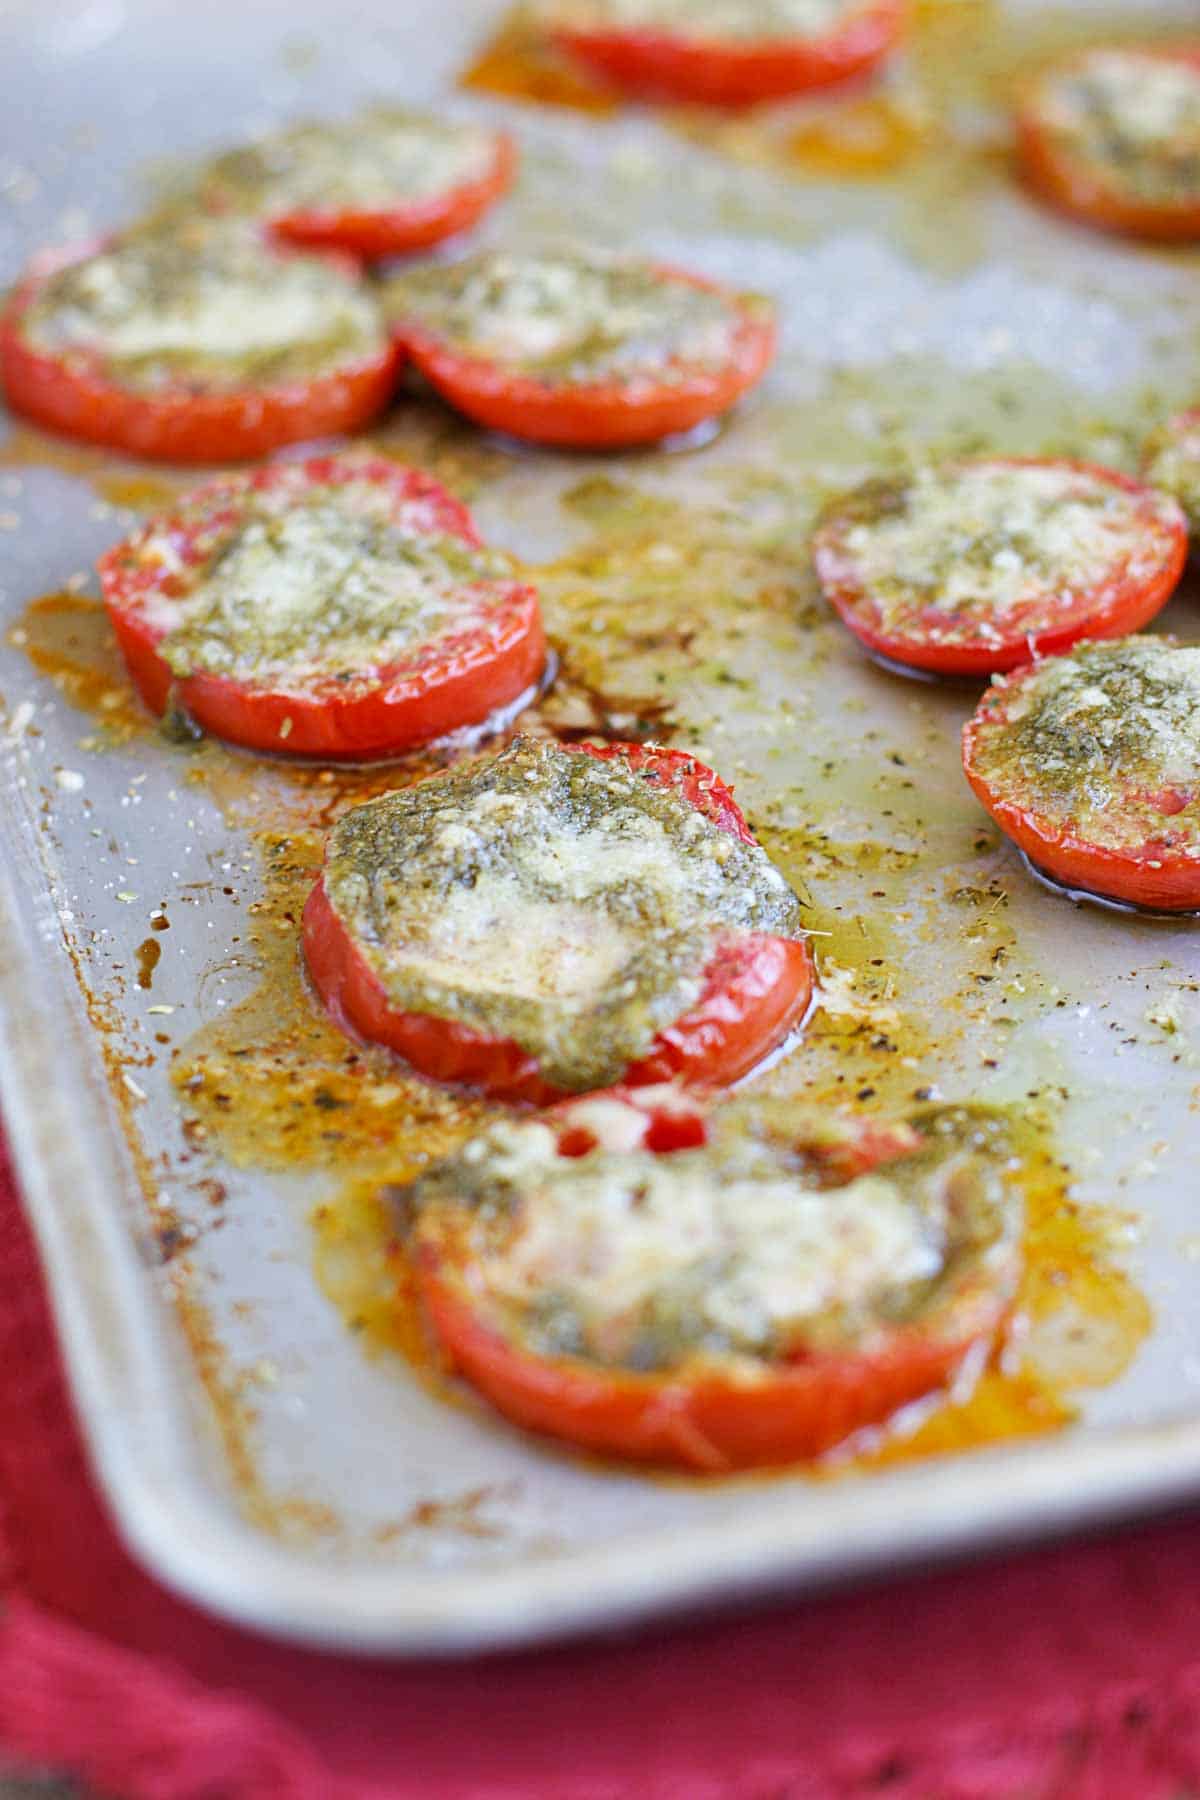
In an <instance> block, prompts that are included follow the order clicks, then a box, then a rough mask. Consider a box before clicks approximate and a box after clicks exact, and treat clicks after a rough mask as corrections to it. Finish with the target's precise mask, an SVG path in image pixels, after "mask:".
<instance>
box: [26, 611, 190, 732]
mask: <svg viewBox="0 0 1200 1800" xmlns="http://www.w3.org/2000/svg"><path fill="white" fill-rule="evenodd" d="M7 641H8V642H9V643H10V644H12V645H13V646H14V647H15V648H17V649H20V650H22V651H23V652H24V653H25V655H26V656H27V657H28V658H29V660H30V662H31V663H32V664H33V666H34V668H35V669H38V670H40V671H41V673H42V674H43V675H48V676H49V677H50V679H51V680H52V681H53V683H54V685H55V687H56V688H57V689H58V691H59V693H60V694H62V695H63V697H64V698H65V699H67V700H69V701H70V703H71V705H72V706H76V707H78V708H79V710H80V711H81V712H84V713H87V714H88V715H89V716H90V717H91V718H92V719H94V720H95V721H96V723H97V724H98V725H99V726H100V727H101V728H102V734H101V737H100V738H99V739H97V741H96V742H95V743H85V746H84V747H85V748H100V747H101V745H102V744H103V745H109V746H111V745H116V744H124V743H128V741H129V740H130V739H131V738H134V737H138V736H141V735H144V734H145V733H147V732H149V731H152V730H153V729H154V720H153V718H152V717H151V715H150V714H149V713H148V712H147V711H146V709H145V708H144V707H143V705H142V703H141V701H140V700H139V699H138V697H137V695H136V694H135V693H134V691H133V689H132V687H131V686H130V684H129V679H128V676H127V675H126V673H125V665H124V663H123V662H122V660H121V655H120V652H119V651H118V649H117V645H116V639H115V638H114V637H113V634H112V629H111V627H110V625H109V622H108V614H107V613H106V612H105V610H104V607H103V606H102V605H101V603H100V601H99V600H93V599H91V598H90V597H89V596H88V595H87V594H75V593H67V592H63V593H53V594H42V595H40V596H39V597H38V598H37V599H36V600H31V601H30V602H29V604H28V606H27V607H26V608H25V610H24V612H23V613H22V614H21V617H20V619H19V620H18V622H17V624H16V625H14V626H13V627H12V628H11V629H10V631H9V632H8V637H7Z"/></svg>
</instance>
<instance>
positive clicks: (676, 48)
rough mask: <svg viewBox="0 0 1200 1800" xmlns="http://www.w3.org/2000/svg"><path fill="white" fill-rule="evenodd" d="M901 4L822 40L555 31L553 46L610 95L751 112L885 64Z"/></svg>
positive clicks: (881, 8) (865, 12)
mask: <svg viewBox="0 0 1200 1800" xmlns="http://www.w3.org/2000/svg"><path fill="white" fill-rule="evenodd" d="M906 10H907V9H906V7H905V5H904V3H903V0H875V3H874V4H873V5H870V6H866V7H864V8H863V9H862V11H861V12H860V13H858V14H857V15H856V16H855V17H854V18H852V19H849V20H847V21H846V23H845V24H844V25H841V26H839V27H835V29H834V30H832V31H830V32H828V33H827V34H826V35H825V36H824V37H821V38H807V39H802V38H796V39H787V38H781V39H769V38H765V39H761V40H759V41H758V42H749V43H745V44H738V45H731V44H727V43H717V42H714V41H713V40H711V39H704V38H699V37H686V36H683V35H682V34H676V33H673V32H669V31H652V30H646V31H637V30H632V29H630V30H623V31H622V30H616V29H614V30H610V31H605V30H600V29H597V30H594V31H584V30H580V31H573V30H569V29H566V28H560V29H558V30H556V31H555V32H554V34H553V36H554V42H555V43H556V44H557V45H558V46H559V48H560V49H562V50H563V51H565V52H566V54H567V55H569V56H572V57H574V58H575V59H576V60H577V61H579V62H581V63H583V64H585V65H586V67H587V68H588V69H590V70H591V71H592V72H593V73H594V74H597V75H599V76H601V78H602V79H603V80H604V81H606V82H607V83H608V84H609V85H610V86H611V87H614V88H618V89H620V90H621V91H622V92H624V93H627V94H631V95H634V96H636V97H637V98H639V99H644V100H665V101H678V102H683V103H684V104H687V105H695V106H727V107H743V106H754V105H757V104H759V103H761V102H764V101H770V100H782V99H786V97H787V96H788V95H789V94H802V93H807V92H808V91H810V90H811V89H814V88H823V87H829V86H831V85H832V84H834V83H835V82H839V81H845V80H847V79H848V78H849V77H850V76H852V75H860V74H863V73H864V72H865V71H867V70H868V69H872V68H874V67H875V65H876V64H877V63H879V62H881V61H882V60H883V58H884V57H885V56H886V55H887V54H888V52H889V51H890V50H891V49H892V48H893V47H894V46H895V44H896V43H897V41H898V39H899V38H900V36H901V33H902V31H903V29H904V23H905V15H906Z"/></svg>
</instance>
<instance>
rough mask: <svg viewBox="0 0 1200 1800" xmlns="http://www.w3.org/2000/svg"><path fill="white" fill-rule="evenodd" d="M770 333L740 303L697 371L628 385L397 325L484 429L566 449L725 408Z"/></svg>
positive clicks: (678, 428)
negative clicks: (729, 333)
mask: <svg viewBox="0 0 1200 1800" xmlns="http://www.w3.org/2000/svg"><path fill="white" fill-rule="evenodd" d="M661 272H662V273H663V274H664V275H666V276H668V277H669V278H671V279H672V280H676V281H685V282H687V283H689V285H691V286H692V287H698V288H706V289H708V290H709V291H711V292H719V291H720V288H719V286H718V284H717V283H715V282H710V281H704V280H702V279H701V278H700V277H699V276H696V275H690V274H687V273H686V272H685V271H683V270H680V269H674V268H664V269H663V270H662V271H661ZM776 335H777V334H776V328H775V324H774V322H773V321H772V320H769V319H757V318H754V317H752V316H751V314H750V313H749V312H746V311H743V312H742V318H741V323H740V324H739V327H738V329H737V332H736V334H735V337H734V345H733V351H732V354H731V356H730V358H729V360H728V362H726V363H724V364H723V365H722V366H721V367H720V368H715V369H711V370H698V371H696V372H695V373H694V374H690V375H689V376H688V377H687V378H686V379H685V380H681V381H678V382H665V381H664V382H660V383H657V384H654V383H650V382H641V383H639V384H638V386H637V389H636V390H635V391H633V392H631V391H630V389H629V388H627V387H625V386H622V384H621V383H619V382H615V381H607V382H591V383H580V384H578V385H574V386H573V385H569V384H565V383H564V384H563V385H562V386H559V387H554V386H550V385H548V384H547V383H546V382H543V381H538V380H537V379H536V378H535V377H534V376H529V375H513V374H510V373H508V372H507V371H505V370H503V369H501V368H499V367H497V365H496V364H495V363H490V362H486V361H484V360H483V359H482V358H479V357H471V356H464V355H462V354H461V353H460V352H458V351H456V350H453V349H451V348H450V347H449V346H448V345H446V344H445V343H444V342H443V340H442V339H441V338H439V337H438V336H437V334H436V333H435V332H432V331H427V330H425V329H424V328H423V327H421V326H419V325H417V324H415V323H407V322H403V321H402V322H401V324H400V325H399V326H398V328H397V339H398V341H399V343H400V345H401V348H402V349H403V350H404V352H405V353H406V355H407V356H409V357H410V358H411V360H412V362H413V364H414V365H415V367H416V368H418V369H419V370H420V371H421V373H422V374H423V375H424V376H425V378H426V380H427V381H428V382H429V383H430V385H431V386H432V387H434V388H436V390H437V392H438V393H439V394H441V395H442V397H443V399H445V400H447V401H448V402H449V404H450V405H451V406H453V407H454V408H455V410H456V411H458V412H461V413H463V414H464V415H465V416H466V417H467V418H468V419H473V420H474V422H475V423H476V424H477V425H483V426H486V427H487V429H488V430H490V431H502V432H505V433H507V435H508V436H509V437H515V438H525V439H528V440H529V441H530V442H531V443H537V444H550V445H556V446H558V447H559V448H562V449H573V450H620V449H629V448H631V447H633V446H635V445H638V444H653V443H657V442H659V440H660V439H662V438H665V437H673V436H675V435H676V434H677V433H680V432H685V431H691V430H693V429H694V428H695V427H696V426H697V425H701V424H703V423H704V421H705V420H706V419H713V418H717V417H719V416H720V415H721V414H722V413H726V412H728V411H729V409H730V408H731V407H732V406H733V405H734V404H735V403H736V402H737V401H738V400H740V399H741V397H742V395H743V394H745V393H747V392H748V391H749V390H750V389H751V388H752V387H754V386H755V385H756V384H757V383H758V382H759V381H760V380H761V379H762V377H763V375H764V374H765V372H766V370H767V367H768V366H769V364H770V362H771V360H772V358H773V356H774V354H775V344H776Z"/></svg>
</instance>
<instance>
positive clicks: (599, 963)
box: [325, 738, 802, 1091]
mask: <svg viewBox="0 0 1200 1800" xmlns="http://www.w3.org/2000/svg"><path fill="white" fill-rule="evenodd" d="M325 888H326V892H327V894H328V896H329V900H330V902H331V904H332V906H333V908H334V910H335V911H336V912H337V913H338V915H339V916H340V918H341V920H342V922H343V924H344V925H345V926H346V928H347V930H348V931H349V932H350V933H351V934H352V936H353V938H354V940H355V943H356V946H357V948H358V949H359V951H360V953H361V954H362V955H363V956H364V957H365V958H366V960H367V962H368V963H369V964H370V966H371V968H372V969H373V970H374V972H375V974H376V975H377V976H378V978H379V980H380V981H381V983H382V985H383V987H384V989H385V991H386V993H387V996H388V999H389V1001H390V1003H391V1004H392V1005H393V1006H394V1007H397V1008H400V1009H403V1010H406V1011H410V1012H419V1013H431V1014H433V1015H435V1016H436V1017H439V1018H445V1019H457V1020H460V1021H461V1022H462V1023H464V1024H466V1025H470V1026H473V1027H475V1028H476V1029H478V1030H481V1031H484V1032H487V1033H489V1034H491V1035H493V1036H499V1037H506V1038H512V1039H514V1040H515V1041H516V1042H517V1043H518V1044H519V1045H520V1046H521V1048H522V1049H523V1050H525V1051H527V1052H528V1053H529V1054H530V1055H531V1056H534V1057H536V1058H537V1060H538V1062H539V1064H540V1066H541V1069H542V1073H543V1075H544V1076H545V1077H546V1079H547V1080H548V1081H550V1082H552V1083H554V1084H556V1085H558V1086H560V1087H563V1088H566V1089H570V1090H573V1091H580V1090H583V1089H588V1088H597V1087H604V1086H607V1085H608V1084H609V1083H611V1082H613V1081H615V1080H617V1079H618V1077H619V1076H620V1075H621V1074H622V1073H623V1072H624V1070H625V1069H626V1067H627V1066H628V1064H629V1063H631V1062H633V1061H635V1060H636V1059H637V1058H638V1057H639V1056H642V1055H644V1054H645V1053H646V1052H647V1051H648V1050H649V1048H650V1045H651V1044H652V1042H653V1040H654V1038H655V1037H656V1035H657V1034H658V1032H659V1031H661V1030H662V1029H663V1028H664V1027H665V1026H667V1025H670V1024H673V1023H674V1021H675V1020H676V1019H678V1018H679V1017H680V1016H681V1015H682V1014H683V1013H685V1012H686V1011H688V1009H689V1008H690V1007H691V1006H693V1005H694V1004H695V1002H696V1001H697V1000H698V999H699V997H700V994H701V992H702V991H703V986H704V970H705V966H706V964H707V963H708V961H709V958H710V956H711V953H712V949H713V945H714V941H715V938H716V936H717V933H718V931H719V930H720V929H721V928H724V929H725V930H727V931H739V930H740V931H761V932H771V933H774V934H776V935H778V936H783V937H792V938H794V937H798V936H799V935H800V932H801V929H802V928H801V923H800V907H799V902H798V901H797V900H796V897H795V895H794V894H793V893H792V891H791V889H790V888H789V887H788V886H787V884H786V882H785V881H784V879H783V877H782V876H781V875H780V874H779V872H778V871H777V870H776V869H775V868H773V867H772V865H771V864H770V862H768V860H767V858H766V856H765V855H764V853H763V852H762V850H760V849H759V848H758V846H757V845H752V844H743V843H741V842H740V841H739V840H738V839H736V838H734V837H732V836H730V834H729V833H728V832H725V831H722V830H721V829H720V828H719V827H718V826H716V825H713V824H711V823H710V822H709V821H708V820H707V819H705V818H704V817H703V816H702V815H701V814H700V813H699V812H697V811H696V810H695V808H694V807H692V806H690V805H689V804H688V803H687V802H686V801H685V800H683V799H681V798H680V797H679V796H678V795H676V794H675V793H674V792H672V791H671V790H670V789H667V788H660V787H657V786H654V785H652V784H651V782H650V781H649V780H648V779H647V778H646V776H645V775H644V774H641V773H638V772H637V771H636V770H634V769H632V768H631V767H630V766H629V764H628V763H626V762H625V761H624V760H613V761H603V762H602V761H598V760H597V759H596V758H594V757H591V756H587V755H580V754H574V753H571V752H569V751H566V750H563V749H560V748H559V747H558V746H557V745H553V744H546V743H535V742H533V741H531V740H529V739H525V738H518V739H517V740H516V741H515V742H514V743H513V744H512V745H511V746H510V748H509V749H507V750H506V751H505V752H504V753H503V754H502V755H500V756H498V757H496V758H495V759H494V760H492V761H490V762H486V763H482V764H477V765H475V766H473V767H470V768H467V769H462V770H456V771H454V772H452V773H451V774H448V775H444V776H441V777H438V778H436V779H434V780H431V781H425V782H421V783H419V784H418V785H417V786H415V787H411V788H406V789H404V790H402V791H401V792H399V793H391V794H384V795H383V796H381V798H379V799H377V800H370V801H368V802H367V803H366V804H365V805H363V806H358V807H355V808H354V809H353V811H351V812H349V813H347V814H346V815H345V816H344V817H343V818H342V819H341V820H339V822H338V824H337V825H336V826H335V827H334V829H333V831H332V833H331V834H330V839H329V844H328V850H327V856H326V864H325Z"/></svg>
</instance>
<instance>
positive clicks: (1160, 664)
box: [975, 637, 1200, 857]
mask: <svg viewBox="0 0 1200 1800" xmlns="http://www.w3.org/2000/svg"><path fill="white" fill-rule="evenodd" d="M998 687H999V689H1000V692H999V695H995V694H994V695H993V697H992V699H991V701H990V703H988V702H985V704H987V705H989V714H988V723H987V726H986V728H985V729H984V730H982V731H981V732H980V733H979V736H978V739H977V746H976V754H975V766H976V768H977V770H978V772H979V773H980V774H981V775H982V776H983V777H984V779H985V780H987V781H988V782H989V783H992V784H994V786H995V787H996V789H997V790H998V791H1000V793H1001V796H1002V797H1003V798H1005V799H1010V798H1011V799H1013V800H1015V801H1016V802H1017V803H1018V804H1020V805H1021V806H1024V807H1028V808H1029V809H1030V810H1031V811H1033V812H1035V813H1037V814H1038V815H1039V816H1040V817H1042V818H1044V819H1046V820H1048V821H1049V822H1050V823H1051V824H1052V825H1054V826H1058V827H1063V826H1066V827H1069V828H1071V829H1072V830H1073V831H1075V832H1076V833H1077V834H1078V835H1079V836H1081V837H1084V838H1086V839H1087V840H1088V842H1089V843H1093V844H1097V845H1099V846H1101V847H1104V848H1108V849H1114V850H1116V849H1129V848H1136V847H1138V846H1139V845H1142V844H1148V843H1153V844H1164V843H1169V844H1170V845H1171V846H1172V847H1173V848H1175V849H1181V850H1183V851H1184V853H1185V854H1187V855H1190V856H1192V855H1194V856H1197V857H1200V647H1193V646H1183V647H1181V646H1178V645H1173V644H1171V643H1169V642H1167V641H1165V640H1164V639H1162V638H1155V637H1130V638H1124V639H1120V640H1117V641H1115V642H1105V643H1095V644H1083V645H1081V646H1079V647H1078V648H1077V649H1075V650H1073V651H1072V652H1071V654H1070V655H1069V656H1054V657H1047V659H1046V660H1045V662H1042V663H1039V664H1038V665H1037V666H1036V668H1035V669H1034V670H1033V672H1032V673H1031V674H1029V675H1028V676H1021V677H1013V678H1012V680H1011V682H1000V683H999V684H998Z"/></svg>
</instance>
